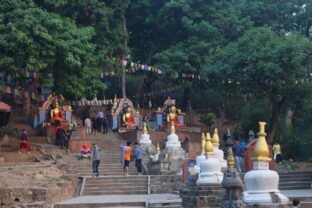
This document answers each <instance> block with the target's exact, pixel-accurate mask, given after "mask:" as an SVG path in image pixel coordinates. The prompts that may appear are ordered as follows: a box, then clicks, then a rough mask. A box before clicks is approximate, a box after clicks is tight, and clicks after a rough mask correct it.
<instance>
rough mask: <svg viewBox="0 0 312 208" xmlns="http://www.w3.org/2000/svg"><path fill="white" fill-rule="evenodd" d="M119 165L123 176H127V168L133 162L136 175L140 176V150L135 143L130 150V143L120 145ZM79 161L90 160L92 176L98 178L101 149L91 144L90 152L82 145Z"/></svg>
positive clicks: (141, 155) (86, 146)
mask: <svg viewBox="0 0 312 208" xmlns="http://www.w3.org/2000/svg"><path fill="white" fill-rule="evenodd" d="M120 153H121V157H120V158H121V165H122V168H123V172H124V175H125V176H129V166H130V162H131V161H132V160H134V161H135V167H136V168H137V173H138V175H142V159H143V154H142V149H141V147H140V146H139V144H138V143H137V142H135V143H134V148H133V149H132V148H131V142H127V143H126V144H121V146H120ZM79 159H92V171H93V176H96V177H97V176H99V165H100V160H101V148H100V147H99V146H98V145H97V144H96V143H93V148H92V150H90V148H89V147H88V145H87V144H83V145H82V146H81V148H80V157H79Z"/></svg>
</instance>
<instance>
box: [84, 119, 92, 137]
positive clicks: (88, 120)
mask: <svg viewBox="0 0 312 208" xmlns="http://www.w3.org/2000/svg"><path fill="white" fill-rule="evenodd" d="M85 126H86V129H87V135H90V134H91V132H92V122H91V119H90V118H89V117H88V118H86V120H85Z"/></svg>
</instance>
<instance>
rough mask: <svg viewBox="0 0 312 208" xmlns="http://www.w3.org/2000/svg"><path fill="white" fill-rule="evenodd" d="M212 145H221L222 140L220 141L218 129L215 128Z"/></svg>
mask: <svg viewBox="0 0 312 208" xmlns="http://www.w3.org/2000/svg"><path fill="white" fill-rule="evenodd" d="M212 144H213V145H217V146H219V145H220V139H219V135H218V129H217V128H215V129H214V132H213V136H212Z"/></svg>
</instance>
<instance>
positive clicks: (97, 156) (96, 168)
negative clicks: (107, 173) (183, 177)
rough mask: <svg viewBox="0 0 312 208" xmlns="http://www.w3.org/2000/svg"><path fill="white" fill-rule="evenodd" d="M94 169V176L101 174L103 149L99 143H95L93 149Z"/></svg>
mask: <svg viewBox="0 0 312 208" xmlns="http://www.w3.org/2000/svg"><path fill="white" fill-rule="evenodd" d="M91 158H92V170H93V176H96V177H98V176H99V165H100V160H101V149H100V147H99V146H98V145H97V144H95V143H94V144H93V150H92V156H91Z"/></svg>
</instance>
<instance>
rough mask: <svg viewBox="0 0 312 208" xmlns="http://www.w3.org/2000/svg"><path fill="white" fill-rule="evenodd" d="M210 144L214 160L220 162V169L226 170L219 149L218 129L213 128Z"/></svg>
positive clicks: (222, 155) (225, 164) (222, 154)
mask: <svg viewBox="0 0 312 208" xmlns="http://www.w3.org/2000/svg"><path fill="white" fill-rule="evenodd" d="M212 144H213V152H214V158H216V159H217V160H219V161H220V163H221V168H223V169H226V168H227V162H226V160H225V159H224V153H223V151H222V150H220V149H219V146H220V139H219V135H218V129H217V128H215V129H214V132H213V136H212Z"/></svg>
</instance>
